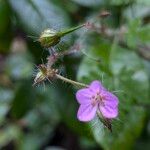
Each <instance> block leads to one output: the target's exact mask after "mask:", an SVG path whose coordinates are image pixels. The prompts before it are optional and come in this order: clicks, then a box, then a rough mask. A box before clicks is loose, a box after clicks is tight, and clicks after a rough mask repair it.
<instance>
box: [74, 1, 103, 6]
mask: <svg viewBox="0 0 150 150" xmlns="http://www.w3.org/2000/svg"><path fill="white" fill-rule="evenodd" d="M72 1H74V2H76V3H78V4H80V5H83V6H87V7H93V6H98V5H100V4H101V3H103V0H72Z"/></svg>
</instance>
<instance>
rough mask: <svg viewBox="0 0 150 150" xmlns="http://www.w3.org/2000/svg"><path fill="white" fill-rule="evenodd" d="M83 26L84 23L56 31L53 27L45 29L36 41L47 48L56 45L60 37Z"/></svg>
mask: <svg viewBox="0 0 150 150" xmlns="http://www.w3.org/2000/svg"><path fill="white" fill-rule="evenodd" d="M83 26H85V24H83V25H79V26H77V27H73V28H70V29H66V30H63V31H58V32H57V31H55V30H53V29H46V30H44V31H43V32H42V34H41V35H40V37H39V39H38V41H39V42H40V43H41V45H42V46H43V47H46V48H49V47H52V46H55V45H57V44H58V43H59V42H60V40H61V37H63V36H65V35H66V34H69V33H71V32H73V31H75V30H77V29H79V28H81V27H83Z"/></svg>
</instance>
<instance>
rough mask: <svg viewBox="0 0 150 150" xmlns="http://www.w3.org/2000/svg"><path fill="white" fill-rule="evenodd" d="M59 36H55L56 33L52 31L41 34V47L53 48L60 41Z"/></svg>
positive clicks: (47, 30)
mask: <svg viewBox="0 0 150 150" xmlns="http://www.w3.org/2000/svg"><path fill="white" fill-rule="evenodd" d="M60 38H61V37H60V36H59V35H58V34H57V31H55V30H53V29H46V30H44V31H43V32H42V34H41V35H40V38H39V42H40V43H41V45H42V46H43V47H46V48H48V47H51V46H55V45H56V44H58V43H59V41H60Z"/></svg>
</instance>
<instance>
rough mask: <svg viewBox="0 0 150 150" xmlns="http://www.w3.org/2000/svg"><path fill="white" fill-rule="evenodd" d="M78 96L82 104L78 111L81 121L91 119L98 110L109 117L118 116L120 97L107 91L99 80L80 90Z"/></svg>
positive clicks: (105, 116)
mask: <svg viewBox="0 0 150 150" xmlns="http://www.w3.org/2000/svg"><path fill="white" fill-rule="evenodd" d="M76 98H77V101H78V102H79V104H80V107H79V110H78V113H77V117H78V119H79V120H80V121H85V122H86V121H91V120H92V119H93V118H94V117H95V115H96V112H97V111H99V112H100V113H101V114H102V116H103V117H104V118H108V119H112V118H116V117H117V116H118V103H119V101H118V98H117V97H116V96H115V95H114V94H112V93H110V92H109V91H107V90H106V89H105V88H104V87H103V86H102V84H101V82H99V81H93V82H92V83H91V84H90V86H89V87H88V88H84V89H80V90H78V91H77V93H76Z"/></svg>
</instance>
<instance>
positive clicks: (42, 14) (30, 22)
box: [9, 0, 69, 35]
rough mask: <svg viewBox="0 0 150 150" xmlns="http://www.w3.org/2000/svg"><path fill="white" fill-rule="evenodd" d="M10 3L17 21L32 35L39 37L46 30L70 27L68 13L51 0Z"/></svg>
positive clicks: (11, 1)
mask: <svg viewBox="0 0 150 150" xmlns="http://www.w3.org/2000/svg"><path fill="white" fill-rule="evenodd" d="M9 3H10V5H11V7H12V8H13V10H14V11H15V12H16V14H17V18H18V19H17V21H18V22H21V25H22V27H23V28H24V29H25V31H27V32H28V34H30V35H31V34H32V33H33V34H34V35H38V34H40V33H41V32H42V31H43V30H44V29H45V28H49V27H51V28H56V27H57V28H58V27H59V28H60V27H61V28H62V27H66V26H68V25H69V17H68V15H67V14H66V12H65V11H64V10H63V9H61V8H60V7H58V6H56V5H54V4H53V3H52V2H51V1H49V0H44V1H41V0H20V1H14V0H9ZM23 10H25V11H23Z"/></svg>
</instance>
